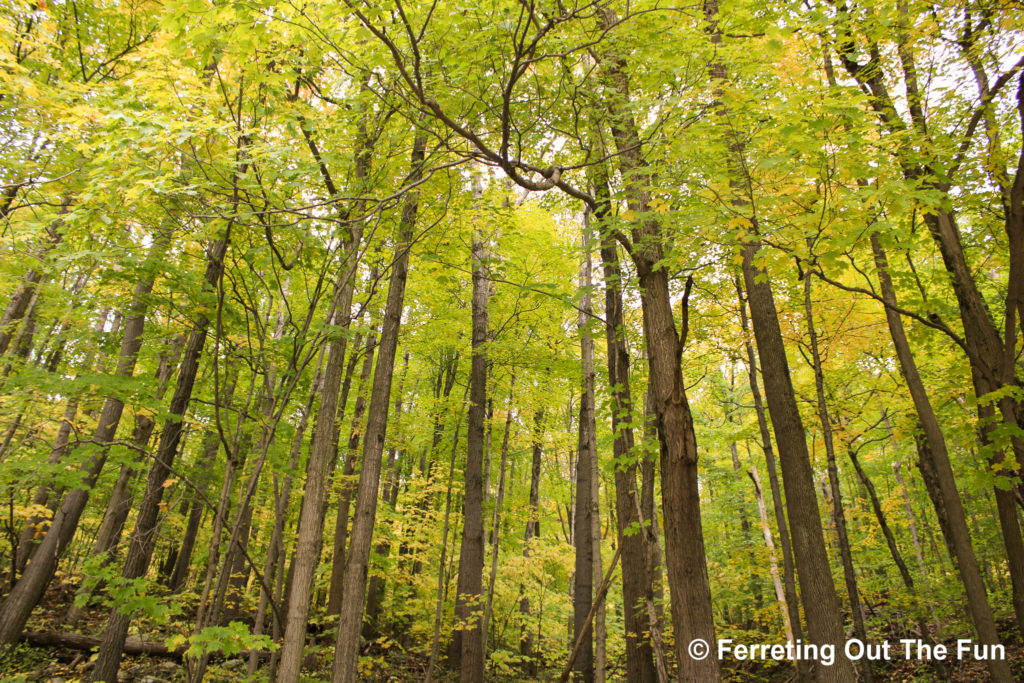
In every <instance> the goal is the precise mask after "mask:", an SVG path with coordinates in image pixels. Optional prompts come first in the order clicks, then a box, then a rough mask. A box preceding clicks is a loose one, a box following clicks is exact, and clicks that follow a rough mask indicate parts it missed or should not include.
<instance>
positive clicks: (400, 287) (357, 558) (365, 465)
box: [334, 133, 426, 682]
mask: <svg viewBox="0 0 1024 683" xmlns="http://www.w3.org/2000/svg"><path fill="white" fill-rule="evenodd" d="M425 149H426V136H425V134H423V133H417V134H416V138H415V140H414V142H413V148H412V161H411V170H410V172H409V177H408V181H409V182H412V183H415V182H417V181H419V180H420V179H421V178H422V177H423V161H424V151H425ZM418 208H419V194H418V192H417V191H416V190H412V191H410V192H409V193H407V194H406V196H405V202H404V205H403V208H402V217H401V220H400V222H399V227H398V230H399V238H398V240H397V242H396V245H395V257H394V263H393V264H392V266H391V277H390V278H389V281H388V298H387V303H386V304H385V308H384V320H383V323H382V325H381V333H380V347H379V350H378V352H377V354H378V355H377V367H376V369H375V370H374V374H373V393H372V395H371V397H370V407H369V409H368V413H367V415H368V417H367V421H366V436H365V438H364V439H363V461H362V465H361V468H360V470H359V488H358V490H357V492H356V506H355V512H354V516H353V519H352V540H351V542H350V547H349V557H348V561H347V562H346V564H345V577H344V584H343V586H344V587H343V590H342V603H341V612H340V614H339V619H338V638H337V643H336V645H335V650H334V680H335V681H345V682H354V681H356V680H357V678H358V666H357V664H358V656H359V631H360V626H361V625H362V615H363V602H364V599H365V597H366V576H367V570H368V568H369V563H370V547H371V542H372V540H373V525H374V521H375V520H376V515H377V498H378V495H379V490H380V474H381V457H382V455H383V452H384V438H385V434H386V431H387V419H388V409H389V407H390V405H391V380H392V375H393V374H394V369H395V356H396V352H397V349H398V333H399V330H400V327H401V323H402V309H403V307H404V303H405V284H406V277H407V274H408V271H409V251H410V250H411V248H412V237H413V230H414V228H415V226H416V215H417V210H418Z"/></svg>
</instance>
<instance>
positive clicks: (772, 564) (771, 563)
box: [747, 463, 796, 643]
mask: <svg viewBox="0 0 1024 683" xmlns="http://www.w3.org/2000/svg"><path fill="white" fill-rule="evenodd" d="M747 475H748V476H749V477H750V481H751V482H753V484H754V498H755V499H756V500H757V512H758V514H759V515H760V517H761V534H762V535H763V536H764V544H765V547H766V548H768V573H769V574H771V577H772V584H773V585H774V586H775V599H776V600H777V601H778V603H779V609H780V611H781V612H782V626H783V629H784V630H785V631H786V640H788V641H790V642H794V643H795V642H796V639H795V637H794V636H793V624H792V623H791V622H790V620H789V606H788V605H787V604H786V589H785V588H784V587H783V586H782V579H781V578H779V563H778V561H777V560H776V559H775V540H774V538H773V537H772V528H771V525H770V524H769V523H768V511H767V509H766V508H765V504H764V494H763V493H762V490H761V477H760V476H759V475H758V473H757V465H755V464H753V463H751V464H750V469H749V470H747Z"/></svg>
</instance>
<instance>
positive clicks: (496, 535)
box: [481, 373, 516, 657]
mask: <svg viewBox="0 0 1024 683" xmlns="http://www.w3.org/2000/svg"><path fill="white" fill-rule="evenodd" d="M515 387H516V376H515V373H513V374H512V379H511V380H509V387H508V407H507V408H506V409H505V410H506V413H505V435H504V436H503V437H502V439H501V462H500V463H499V465H498V470H499V473H498V495H497V498H496V499H495V501H494V514H493V517H492V522H491V573H490V576H489V578H488V580H487V605H486V606H485V607H484V620H483V625H482V626H481V630H482V631H483V634H484V657H486V656H487V640H488V637H489V635H490V623H491V608H492V606H493V604H494V584H495V581H496V580H497V578H498V546H499V541H500V539H501V508H502V505H504V503H505V470H506V467H507V465H508V439H509V435H510V434H511V433H512V412H513V408H514V407H515Z"/></svg>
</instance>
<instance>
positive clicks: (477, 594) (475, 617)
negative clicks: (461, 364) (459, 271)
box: [454, 229, 490, 683]
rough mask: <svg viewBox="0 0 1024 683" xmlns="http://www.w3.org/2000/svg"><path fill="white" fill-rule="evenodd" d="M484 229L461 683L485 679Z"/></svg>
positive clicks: (462, 573)
mask: <svg viewBox="0 0 1024 683" xmlns="http://www.w3.org/2000/svg"><path fill="white" fill-rule="evenodd" d="M484 239H485V238H484V235H483V230H482V229H478V231H477V233H476V234H475V235H474V237H473V305H472V308H473V358H472V360H471V362H470V372H469V382H470V389H469V416H468V418H467V421H466V431H467V439H466V442H467V446H466V449H467V450H466V488H465V503H464V507H463V517H462V523H463V527H462V548H461V551H460V553H459V579H458V589H457V590H458V592H457V593H456V597H455V619H456V621H457V622H458V623H459V624H461V625H462V626H461V627H459V631H460V633H459V640H461V652H460V653H459V661H458V662H455V663H454V664H456V665H458V666H459V669H460V676H459V680H460V681H462V683H480V682H482V681H483V679H484V668H485V660H484V648H483V644H484V638H483V629H482V623H481V615H482V610H481V607H482V604H481V600H482V598H483V568H484V521H483V456H484V453H483V450H484V418H485V411H486V402H487V334H488V333H487V304H488V300H489V298H490V281H489V279H488V278H489V272H488V268H487V265H486V259H487V257H488V253H487V246H486V244H485V242H484Z"/></svg>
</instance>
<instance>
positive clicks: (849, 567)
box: [804, 277, 875, 683]
mask: <svg viewBox="0 0 1024 683" xmlns="http://www.w3.org/2000/svg"><path fill="white" fill-rule="evenodd" d="M804 311H805V312H806V314H807V331H808V334H809V336H810V342H811V363H812V365H813V369H814V388H815V394H816V398H817V409H818V420H819V421H820V422H821V432H822V436H823V438H824V441H825V458H826V462H827V469H828V483H829V489H830V490H831V492H832V519H833V520H834V523H835V531H836V537H837V538H838V540H839V554H840V557H841V559H842V563H843V578H844V579H845V581H846V594H847V596H848V597H849V600H850V612H851V613H852V615H853V632H854V634H855V635H856V636H857V638H858V639H860V641H861V642H862V643H867V630H866V629H865V628H864V612H863V610H862V609H861V604H860V593H859V590H858V588H857V573H856V570H855V569H854V567H853V553H852V551H851V550H850V536H849V533H848V531H847V526H846V511H845V510H844V509H843V494H842V491H841V490H840V488H839V467H838V465H837V464H836V450H835V443H834V441H833V438H832V422H831V420H830V418H829V413H828V406H827V405H826V403H825V374H824V372H823V371H822V365H821V353H820V351H819V349H818V331H817V329H815V327H814V312H813V308H812V304H811V278H810V277H805V278H804ZM861 663H862V665H863V667H864V668H863V671H864V680H865V681H867V683H873V681H874V680H875V674H874V670H873V667H872V665H871V660H870V659H869V658H867V657H865V658H863V659H862V660H861Z"/></svg>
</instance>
